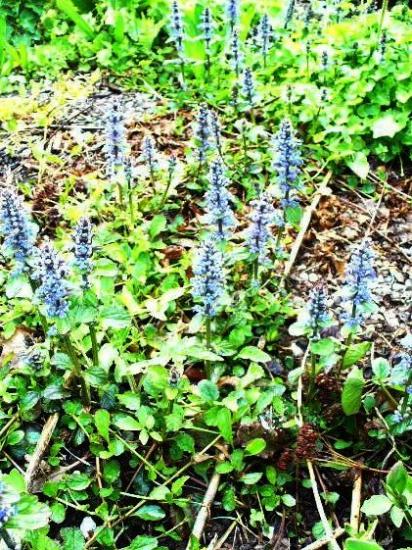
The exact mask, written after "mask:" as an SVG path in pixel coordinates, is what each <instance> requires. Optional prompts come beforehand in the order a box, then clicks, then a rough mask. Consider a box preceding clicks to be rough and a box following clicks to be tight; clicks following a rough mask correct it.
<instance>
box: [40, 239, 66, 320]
mask: <svg viewBox="0 0 412 550" xmlns="http://www.w3.org/2000/svg"><path fill="white" fill-rule="evenodd" d="M67 274H68V270H67V266H66V264H65V263H64V261H63V260H62V259H61V258H60V257H59V256H58V254H57V252H56V251H55V249H54V248H53V246H52V244H51V243H49V242H46V243H44V244H43V246H42V247H41V248H39V249H38V250H37V258H36V268H35V270H34V272H33V279H34V280H37V281H39V286H38V288H37V290H36V292H35V298H36V300H38V301H39V302H41V303H43V304H44V306H45V308H46V314H47V316H48V317H52V318H53V317H61V318H63V317H66V315H67V313H68V311H69V302H68V296H69V285H68V283H67V281H66V277H67Z"/></svg>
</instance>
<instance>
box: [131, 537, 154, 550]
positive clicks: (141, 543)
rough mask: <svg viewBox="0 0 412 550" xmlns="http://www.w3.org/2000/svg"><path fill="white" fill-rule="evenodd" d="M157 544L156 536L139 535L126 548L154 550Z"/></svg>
mask: <svg viewBox="0 0 412 550" xmlns="http://www.w3.org/2000/svg"><path fill="white" fill-rule="evenodd" d="M158 546H159V545H158V542H157V538H155V537H147V536H145V535H140V536H138V537H136V538H135V539H134V541H133V542H132V543H131V544H130V546H128V547H127V550H155V549H156V548H158Z"/></svg>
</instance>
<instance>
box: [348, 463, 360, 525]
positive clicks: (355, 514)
mask: <svg viewBox="0 0 412 550" xmlns="http://www.w3.org/2000/svg"><path fill="white" fill-rule="evenodd" d="M361 494H362V471H361V470H359V471H358V472H357V474H356V477H355V482H354V484H353V489H352V504H351V508H350V526H351V527H352V529H354V530H355V533H357V532H358V530H359V519H360V507H361Z"/></svg>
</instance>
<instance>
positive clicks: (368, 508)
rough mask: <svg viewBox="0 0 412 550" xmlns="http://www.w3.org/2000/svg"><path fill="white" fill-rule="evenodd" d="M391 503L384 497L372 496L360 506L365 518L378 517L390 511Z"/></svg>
mask: <svg viewBox="0 0 412 550" xmlns="http://www.w3.org/2000/svg"><path fill="white" fill-rule="evenodd" d="M391 506H392V501H391V500H390V499H389V498H388V497H387V496H386V495H373V496H372V497H371V498H368V499H367V500H365V502H364V503H363V504H362V508H361V510H362V512H363V513H364V514H366V515H367V516H380V515H381V514H385V513H386V512H388V511H389V510H390V509H391Z"/></svg>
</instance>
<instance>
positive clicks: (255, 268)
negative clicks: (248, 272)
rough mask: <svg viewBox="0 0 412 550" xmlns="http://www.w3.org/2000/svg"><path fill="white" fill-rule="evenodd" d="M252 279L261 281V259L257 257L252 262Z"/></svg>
mask: <svg viewBox="0 0 412 550" xmlns="http://www.w3.org/2000/svg"><path fill="white" fill-rule="evenodd" d="M252 279H253V280H254V281H259V259H258V258H256V259H255V260H253V264H252Z"/></svg>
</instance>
